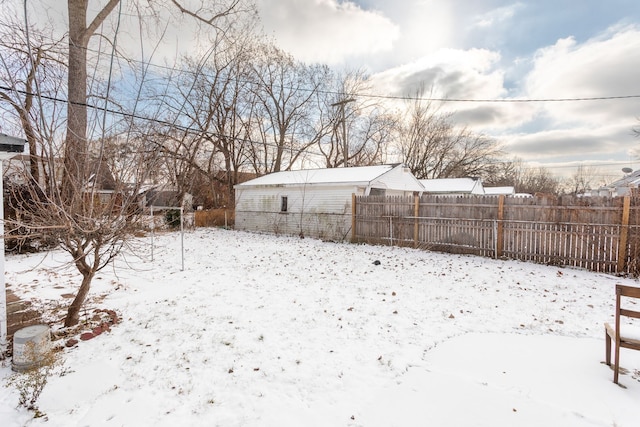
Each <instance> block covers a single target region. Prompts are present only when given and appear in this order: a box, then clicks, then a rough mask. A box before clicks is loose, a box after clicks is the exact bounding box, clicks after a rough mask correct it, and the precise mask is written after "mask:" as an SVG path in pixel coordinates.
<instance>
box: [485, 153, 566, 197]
mask: <svg viewBox="0 0 640 427" xmlns="http://www.w3.org/2000/svg"><path fill="white" fill-rule="evenodd" d="M484 183H485V185H491V186H507V185H508V186H513V187H514V188H515V190H516V192H518V193H528V194H536V193H542V194H554V195H555V194H558V193H559V191H560V187H561V183H560V180H559V179H558V178H557V177H555V176H554V175H553V174H552V173H551V172H550V171H549V169H546V168H544V167H537V168H531V167H527V166H526V165H525V164H524V162H523V161H522V159H519V158H517V157H516V158H513V159H512V160H509V161H503V162H495V163H494V164H493V168H492V171H491V173H488V174H487V175H485V176H484Z"/></svg>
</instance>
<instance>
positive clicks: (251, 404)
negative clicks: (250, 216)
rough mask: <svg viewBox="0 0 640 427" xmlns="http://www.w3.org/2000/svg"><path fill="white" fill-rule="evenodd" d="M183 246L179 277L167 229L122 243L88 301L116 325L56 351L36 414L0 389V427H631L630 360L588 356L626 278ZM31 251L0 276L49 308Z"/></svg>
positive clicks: (407, 255)
mask: <svg viewBox="0 0 640 427" xmlns="http://www.w3.org/2000/svg"><path fill="white" fill-rule="evenodd" d="M184 242H185V269H184V271H180V267H181V262H180V235H179V234H178V233H170V234H166V235H162V236H159V237H158V236H156V239H155V251H154V261H151V260H150V254H151V248H150V240H149V238H144V239H139V240H137V241H136V243H135V244H136V248H135V252H136V253H137V255H139V256H140V258H137V257H135V256H133V255H131V254H130V255H128V256H127V257H126V259H122V258H120V259H118V260H117V262H116V265H115V268H112V269H110V268H108V269H107V270H105V271H103V272H101V273H100V274H99V277H98V278H97V279H95V280H94V285H93V288H92V291H91V295H90V297H91V301H90V306H91V310H92V309H94V308H104V309H113V310H116V311H117V312H118V313H119V314H120V316H122V322H121V323H120V324H118V325H117V326H115V327H114V328H113V329H112V330H111V331H110V332H108V333H103V334H101V335H99V336H98V337H96V338H94V339H92V340H89V341H81V342H80V343H79V344H78V345H76V346H75V347H72V348H67V349H65V350H64V351H63V352H62V356H63V358H64V367H65V371H66V373H65V375H63V376H60V375H56V376H53V377H52V378H51V379H50V380H49V384H48V385H47V387H46V388H45V390H44V392H43V393H42V396H41V398H40V400H39V402H38V406H39V408H40V410H41V411H42V412H44V413H45V414H46V417H44V418H39V419H32V413H30V412H28V411H26V410H25V409H22V408H18V407H17V402H18V396H17V392H16V391H15V390H13V389H11V388H8V387H0V420H2V421H1V423H0V424H1V425H2V427H14V426H23V425H28V426H39V425H44V426H65V427H68V426H154V427H156V426H157V427H159V426H181V425H189V426H279V427H280V426H427V425H429V426H492V427H496V426H509V427H511V426H563V427H566V426H614V425H615V426H618V427H620V426H637V425H640V373H639V371H640V352H637V351H636V352H633V351H629V350H624V349H623V350H622V355H621V361H622V365H623V366H624V367H625V368H627V369H628V373H627V374H625V375H621V377H620V382H621V384H623V385H624V386H626V388H623V387H619V386H617V385H615V384H613V382H612V378H613V374H612V371H611V370H610V369H609V368H608V367H607V366H605V365H604V364H603V363H602V362H603V360H604V328H603V322H604V321H609V320H611V319H612V318H613V312H614V285H615V284H616V283H623V284H628V285H632V286H638V283H637V281H636V280H632V279H620V278H616V277H613V276H608V275H603V274H595V273H590V272H586V271H581V270H573V269H569V268H559V267H552V266H541V265H534V264H527V263H521V262H516V261H499V260H491V259H484V258H478V257H472V256H458V255H449V254H439V253H430V252H425V251H419V250H412V249H403V248H391V247H372V246H364V245H350V244H335V243H325V242H320V241H317V240H312V239H299V238H290V237H276V236H266V235H257V234H249V233H242V232H234V231H225V230H217V229H198V230H196V231H194V232H190V233H187V234H186V235H185V240H184ZM43 257H44V256H43V255H42V254H40V255H30V256H8V257H7V262H6V269H7V274H6V280H7V284H8V285H9V286H10V287H11V288H12V289H13V291H14V292H16V293H18V294H20V295H23V296H25V297H27V298H32V299H34V300H36V301H38V302H39V303H40V304H42V305H43V306H48V307H51V306H54V305H56V304H59V303H64V304H67V303H68V302H69V300H63V298H62V295H63V294H66V293H69V292H72V291H73V292H75V289H74V286H75V285H76V284H77V283H78V278H77V276H76V273H75V271H74V270H73V269H70V268H69V267H62V268H61V267H60V264H61V262H63V261H66V260H67V258H66V255H65V254H63V253H62V252H53V253H50V254H49V255H48V256H46V257H44V259H43ZM375 260H379V261H380V265H374V264H373V262H374V261H375ZM104 295H106V297H104V298H102V296H104ZM57 343H60V342H57ZM11 375H12V373H11V370H10V366H9V364H8V363H7V362H5V363H4V364H3V365H2V366H1V367H0V381H1V382H2V384H3V385H4V384H5V383H6V380H7V378H8V377H9V376H11Z"/></svg>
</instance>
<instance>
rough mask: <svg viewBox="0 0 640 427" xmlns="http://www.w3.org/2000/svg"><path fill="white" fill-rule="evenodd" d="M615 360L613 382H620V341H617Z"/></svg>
mask: <svg viewBox="0 0 640 427" xmlns="http://www.w3.org/2000/svg"><path fill="white" fill-rule="evenodd" d="M615 352H616V353H615V360H614V368H613V382H614V383H616V384H618V371H619V370H620V343H618V342H616V350H615Z"/></svg>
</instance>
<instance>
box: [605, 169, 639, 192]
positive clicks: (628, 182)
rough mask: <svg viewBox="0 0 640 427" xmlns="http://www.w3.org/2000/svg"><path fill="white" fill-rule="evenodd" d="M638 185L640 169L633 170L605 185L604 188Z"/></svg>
mask: <svg viewBox="0 0 640 427" xmlns="http://www.w3.org/2000/svg"><path fill="white" fill-rule="evenodd" d="M638 185H640V169H638V170H637V171H633V172H631V173H630V174H629V175H627V176H625V177H624V178H621V179H619V180H617V181H613V182H612V183H611V184H609V185H605V186H604V188H609V189H615V188H619V187H638Z"/></svg>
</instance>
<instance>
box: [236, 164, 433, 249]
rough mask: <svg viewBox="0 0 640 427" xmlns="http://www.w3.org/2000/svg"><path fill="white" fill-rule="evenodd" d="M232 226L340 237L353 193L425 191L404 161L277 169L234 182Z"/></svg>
mask: <svg viewBox="0 0 640 427" xmlns="http://www.w3.org/2000/svg"><path fill="white" fill-rule="evenodd" d="M234 188H235V191H236V206H235V228H236V229H238V230H248V231H259V232H268V233H275V234H280V233H282V234H291V235H301V236H311V237H318V238H322V239H327V240H344V239H346V238H347V237H348V236H349V234H350V231H351V209H352V195H353V194H355V195H357V196H369V195H371V196H406V195H412V194H417V193H420V192H422V191H423V187H422V185H421V184H420V182H419V181H418V180H417V179H416V178H415V176H413V174H412V173H411V171H410V170H409V169H408V168H406V167H405V166H404V165H380V166H364V167H350V168H332V169H308V170H300V171H287V172H276V173H272V174H269V175H265V176H262V177H259V178H256V179H253V180H250V181H247V182H244V183H242V184H238V185H236V186H235V187H234Z"/></svg>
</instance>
